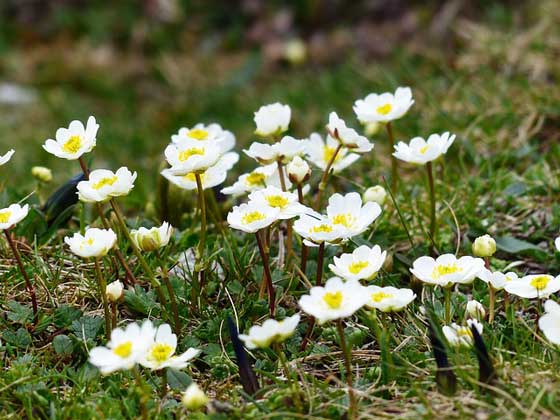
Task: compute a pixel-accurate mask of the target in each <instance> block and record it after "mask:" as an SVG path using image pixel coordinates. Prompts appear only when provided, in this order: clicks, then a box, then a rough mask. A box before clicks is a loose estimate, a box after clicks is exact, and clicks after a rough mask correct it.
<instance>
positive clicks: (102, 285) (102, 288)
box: [93, 257, 112, 341]
mask: <svg viewBox="0 0 560 420" xmlns="http://www.w3.org/2000/svg"><path fill="white" fill-rule="evenodd" d="M99 260H100V258H99V257H96V258H95V259H94V260H93V261H94V263H95V274H96V276H97V285H98V286H99V293H100V294H101V301H102V302H103V313H104V314H105V336H106V337H107V341H109V340H110V339H111V330H112V328H111V312H110V311H109V302H108V301H107V280H105V277H103V273H102V272H101V265H100V263H99Z"/></svg>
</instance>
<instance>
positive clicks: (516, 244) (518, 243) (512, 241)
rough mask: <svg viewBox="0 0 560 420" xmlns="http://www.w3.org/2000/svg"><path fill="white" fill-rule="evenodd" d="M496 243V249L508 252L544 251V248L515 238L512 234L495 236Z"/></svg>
mask: <svg viewBox="0 0 560 420" xmlns="http://www.w3.org/2000/svg"><path fill="white" fill-rule="evenodd" d="M496 245H497V247H498V249H500V250H501V251H504V252H508V253H510V254H517V253H518V252H523V251H540V252H544V249H542V248H539V247H538V246H536V245H534V244H532V243H530V242H527V241H522V240H521V239H516V238H514V237H513V236H500V237H497V238H496Z"/></svg>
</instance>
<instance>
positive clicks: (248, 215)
mask: <svg viewBox="0 0 560 420" xmlns="http://www.w3.org/2000/svg"><path fill="white" fill-rule="evenodd" d="M279 214H280V210H278V209H277V208H275V207H265V206H262V205H259V204H256V203H254V202H249V203H243V204H241V205H240V206H235V207H233V209H231V211H230V212H229V213H228V215H227V222H228V223H229V225H230V226H231V227H232V228H234V229H237V230H241V231H243V232H247V233H255V232H257V231H258V230H261V229H263V228H265V227H267V226H270V225H271V224H272V223H274V222H275V221H276V220H278V215H279Z"/></svg>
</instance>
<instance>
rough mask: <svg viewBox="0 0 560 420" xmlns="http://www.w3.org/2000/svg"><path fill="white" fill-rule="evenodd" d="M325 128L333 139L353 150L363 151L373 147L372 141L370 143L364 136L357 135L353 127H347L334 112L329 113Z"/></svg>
mask: <svg viewBox="0 0 560 420" xmlns="http://www.w3.org/2000/svg"><path fill="white" fill-rule="evenodd" d="M327 130H328V131H329V134H330V135H331V136H332V137H333V138H334V139H335V140H337V141H339V142H340V143H342V145H343V146H346V147H347V148H349V149H352V151H354V152H358V153H365V152H369V151H370V150H371V149H373V143H370V141H369V140H368V139H367V138H365V137H364V136H361V135H359V134H358V132H357V131H356V130H354V129H353V128H350V127H347V126H346V123H345V122H344V120H343V119H341V118H339V117H338V115H337V114H336V112H331V113H330V114H329V123H328V124H327Z"/></svg>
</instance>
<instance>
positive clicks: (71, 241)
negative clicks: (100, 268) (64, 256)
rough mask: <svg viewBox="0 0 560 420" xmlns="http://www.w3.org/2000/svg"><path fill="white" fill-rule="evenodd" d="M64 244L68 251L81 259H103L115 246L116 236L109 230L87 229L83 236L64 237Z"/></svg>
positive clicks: (76, 234)
mask: <svg viewBox="0 0 560 420" xmlns="http://www.w3.org/2000/svg"><path fill="white" fill-rule="evenodd" d="M64 242H65V243H66V245H68V246H69V247H70V251H72V252H73V253H74V254H76V255H77V256H79V257H82V258H89V257H96V258H99V257H104V256H105V255H107V253H108V252H109V250H110V249H111V248H113V247H114V246H115V243H116V242H117V235H116V234H115V232H113V231H112V230H111V229H98V228H90V229H87V230H86V232H85V234H84V235H82V234H80V233H79V232H77V233H75V234H74V235H73V236H72V237H69V236H67V237H65V238H64Z"/></svg>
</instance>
